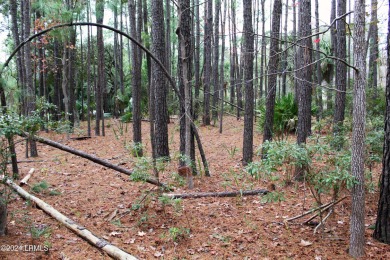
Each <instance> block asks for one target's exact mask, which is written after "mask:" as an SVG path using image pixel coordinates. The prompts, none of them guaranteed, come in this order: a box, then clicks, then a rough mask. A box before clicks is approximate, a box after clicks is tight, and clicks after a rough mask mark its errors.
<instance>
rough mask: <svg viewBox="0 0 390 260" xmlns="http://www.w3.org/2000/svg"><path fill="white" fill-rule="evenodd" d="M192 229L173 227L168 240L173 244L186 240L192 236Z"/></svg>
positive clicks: (170, 229) (169, 231)
mask: <svg viewBox="0 0 390 260" xmlns="http://www.w3.org/2000/svg"><path fill="white" fill-rule="evenodd" d="M190 233H191V232H190V229H189V228H184V227H171V228H169V230H168V238H169V239H170V240H172V241H173V242H178V241H179V240H181V239H185V238H187V237H189V235H190Z"/></svg>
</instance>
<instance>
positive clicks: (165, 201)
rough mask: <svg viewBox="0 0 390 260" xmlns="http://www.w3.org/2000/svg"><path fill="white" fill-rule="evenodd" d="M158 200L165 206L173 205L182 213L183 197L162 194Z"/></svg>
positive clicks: (177, 211) (176, 210)
mask: <svg viewBox="0 0 390 260" xmlns="http://www.w3.org/2000/svg"><path fill="white" fill-rule="evenodd" d="M158 201H159V202H160V203H161V205H162V206H163V208H165V207H166V206H172V207H173V208H174V209H175V212H176V213H180V212H181V211H182V210H183V206H182V200H181V199H172V198H170V197H168V196H160V197H158Z"/></svg>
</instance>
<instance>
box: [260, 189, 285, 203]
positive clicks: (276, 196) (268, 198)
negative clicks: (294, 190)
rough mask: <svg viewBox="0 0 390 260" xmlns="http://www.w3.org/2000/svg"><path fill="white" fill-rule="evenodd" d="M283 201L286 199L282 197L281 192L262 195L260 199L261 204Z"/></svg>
mask: <svg viewBox="0 0 390 260" xmlns="http://www.w3.org/2000/svg"><path fill="white" fill-rule="evenodd" d="M285 200H286V198H285V197H284V193H283V192H278V191H273V192H268V193H267V194H265V195H263V196H262V198H261V203H274V202H282V201H285Z"/></svg>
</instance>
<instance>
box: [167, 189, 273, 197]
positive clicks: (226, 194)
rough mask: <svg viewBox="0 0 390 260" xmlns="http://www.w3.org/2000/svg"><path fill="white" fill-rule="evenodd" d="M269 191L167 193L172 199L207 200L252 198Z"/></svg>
mask: <svg viewBox="0 0 390 260" xmlns="http://www.w3.org/2000/svg"><path fill="white" fill-rule="evenodd" d="M268 192H269V191H268V190H263V189H259V190H246V191H223V192H199V193H185V194H169V193H165V194H163V196H167V197H169V198H171V199H189V198H205V197H236V196H250V195H259V194H262V195H264V194H267V193H268Z"/></svg>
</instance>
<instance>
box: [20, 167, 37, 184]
mask: <svg viewBox="0 0 390 260" xmlns="http://www.w3.org/2000/svg"><path fill="white" fill-rule="evenodd" d="M34 171H35V169H34V168H31V169H30V170H29V171H28V173H27V175H26V176H24V178H23V179H22V180H21V181H20V186H23V185H24V184H27V182H28V180H29V179H30V178H31V175H32V174H33V173H34Z"/></svg>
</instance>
